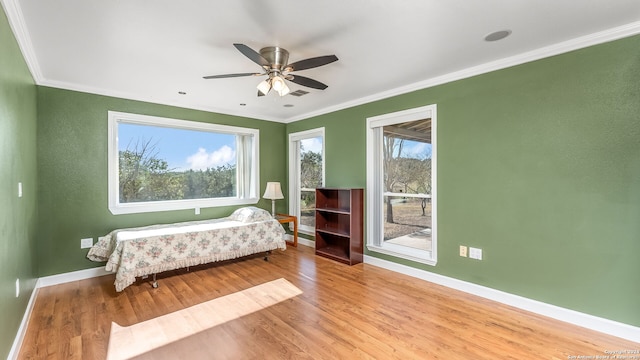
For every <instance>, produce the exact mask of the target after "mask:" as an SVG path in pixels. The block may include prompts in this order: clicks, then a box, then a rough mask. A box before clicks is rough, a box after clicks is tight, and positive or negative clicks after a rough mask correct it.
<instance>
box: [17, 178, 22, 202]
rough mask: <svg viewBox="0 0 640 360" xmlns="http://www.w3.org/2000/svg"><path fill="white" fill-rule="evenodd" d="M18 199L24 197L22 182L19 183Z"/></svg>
mask: <svg viewBox="0 0 640 360" xmlns="http://www.w3.org/2000/svg"><path fill="white" fill-rule="evenodd" d="M18 197H19V198H21V197H22V183H21V182H19V183H18Z"/></svg>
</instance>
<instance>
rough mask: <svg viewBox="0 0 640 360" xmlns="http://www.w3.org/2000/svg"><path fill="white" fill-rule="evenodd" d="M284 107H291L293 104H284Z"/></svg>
mask: <svg viewBox="0 0 640 360" xmlns="http://www.w3.org/2000/svg"><path fill="white" fill-rule="evenodd" d="M283 106H284V107H293V104H285V105H283Z"/></svg>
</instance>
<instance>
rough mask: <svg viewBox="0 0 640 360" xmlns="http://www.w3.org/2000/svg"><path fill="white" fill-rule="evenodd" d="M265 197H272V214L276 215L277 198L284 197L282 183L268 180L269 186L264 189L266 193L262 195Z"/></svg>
mask: <svg viewBox="0 0 640 360" xmlns="http://www.w3.org/2000/svg"><path fill="white" fill-rule="evenodd" d="M262 197H263V198H265V199H271V215H273V217H276V200H277V199H284V195H282V189H281V188H280V183H279V182H275V181H273V182H272V181H270V182H267V188H266V189H265V191H264V195H262Z"/></svg>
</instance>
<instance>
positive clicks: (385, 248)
mask: <svg viewBox="0 0 640 360" xmlns="http://www.w3.org/2000/svg"><path fill="white" fill-rule="evenodd" d="M408 249H409V248H407V247H406V246H398V245H393V244H383V245H382V246H377V245H371V244H368V245H367V250H369V251H372V252H376V253H380V254H385V255H391V256H395V257H398V258H401V259H405V260H410V261H415V262H419V263H422V264H427V265H430V266H436V264H437V263H438V260H437V259H433V258H432V252H431V251H426V250H418V249H411V250H408Z"/></svg>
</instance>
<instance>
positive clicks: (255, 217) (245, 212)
mask: <svg viewBox="0 0 640 360" xmlns="http://www.w3.org/2000/svg"><path fill="white" fill-rule="evenodd" d="M229 219H230V220H235V221H242V222H256V221H267V220H271V219H273V217H272V216H271V214H270V213H269V212H268V211H267V210H264V209H260V208H257V207H255V206H247V207H243V208H240V209H238V210H236V211H234V212H233V214H231V215H229Z"/></svg>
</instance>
